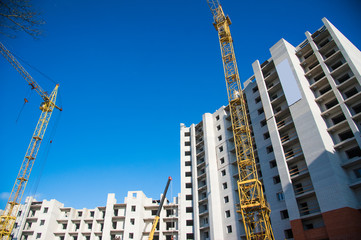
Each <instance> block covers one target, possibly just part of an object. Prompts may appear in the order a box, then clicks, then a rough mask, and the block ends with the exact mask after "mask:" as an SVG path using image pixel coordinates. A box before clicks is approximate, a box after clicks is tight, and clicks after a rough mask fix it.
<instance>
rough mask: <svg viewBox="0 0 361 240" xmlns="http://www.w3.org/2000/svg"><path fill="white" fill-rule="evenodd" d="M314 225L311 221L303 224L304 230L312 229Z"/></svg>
mask: <svg viewBox="0 0 361 240" xmlns="http://www.w3.org/2000/svg"><path fill="white" fill-rule="evenodd" d="M313 228H314V226H313V224H312V223H309V224H305V230H309V229H313Z"/></svg>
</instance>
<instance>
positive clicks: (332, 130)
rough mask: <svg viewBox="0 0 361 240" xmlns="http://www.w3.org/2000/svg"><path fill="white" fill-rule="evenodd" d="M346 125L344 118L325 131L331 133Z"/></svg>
mask: <svg viewBox="0 0 361 240" xmlns="http://www.w3.org/2000/svg"><path fill="white" fill-rule="evenodd" d="M346 127H348V123H347V120H346V119H345V120H343V121H341V122H339V123H337V124H335V125H333V126H331V127H329V128H327V131H328V132H329V133H333V132H336V131H339V130H341V129H343V128H346Z"/></svg>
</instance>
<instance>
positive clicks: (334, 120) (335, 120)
mask: <svg viewBox="0 0 361 240" xmlns="http://www.w3.org/2000/svg"><path fill="white" fill-rule="evenodd" d="M345 119H346V118H345V115H343V114H340V115H338V116H336V117H333V118H331V120H332V122H333V124H335V125H336V124H337V123H340V122H342V121H343V120H345Z"/></svg>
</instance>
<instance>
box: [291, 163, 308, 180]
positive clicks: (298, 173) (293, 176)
mask: <svg viewBox="0 0 361 240" xmlns="http://www.w3.org/2000/svg"><path fill="white" fill-rule="evenodd" d="M289 173H290V177H291V179H292V180H295V179H296V178H298V177H301V176H304V175H306V174H308V168H307V166H304V167H302V168H301V169H298V167H296V168H293V169H290V170H289Z"/></svg>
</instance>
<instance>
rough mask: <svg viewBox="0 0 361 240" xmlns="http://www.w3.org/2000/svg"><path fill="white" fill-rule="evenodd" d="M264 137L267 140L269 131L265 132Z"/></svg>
mask: <svg viewBox="0 0 361 240" xmlns="http://www.w3.org/2000/svg"><path fill="white" fill-rule="evenodd" d="M263 138H264V139H265V140H266V139H268V138H269V132H266V133H265V134H263Z"/></svg>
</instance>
